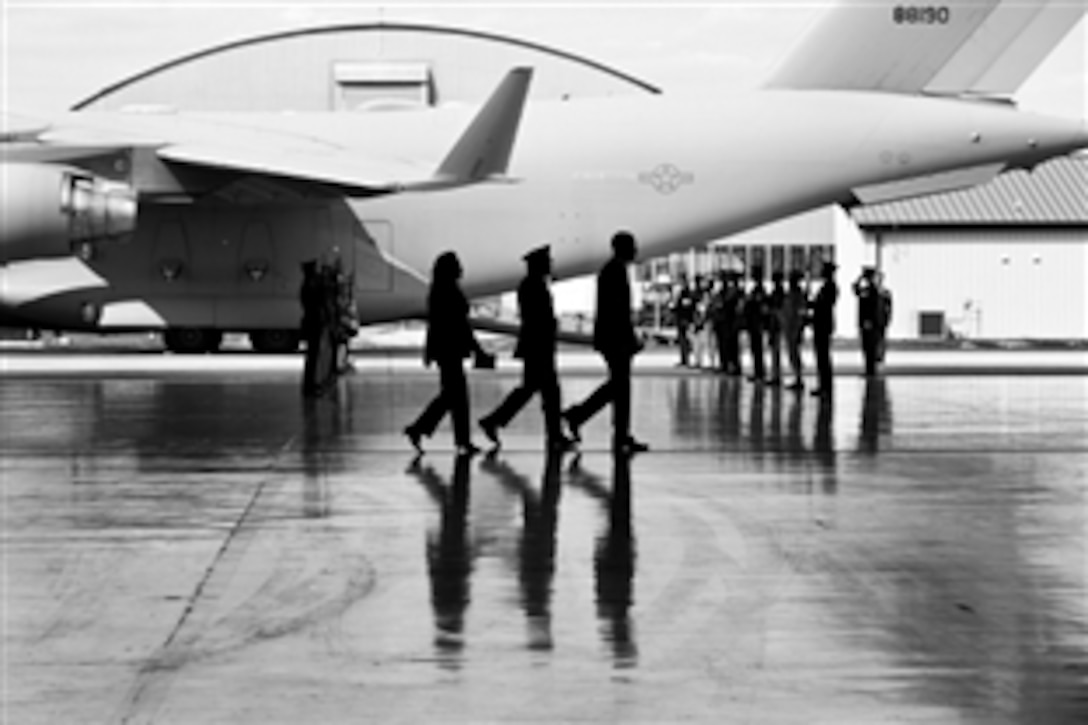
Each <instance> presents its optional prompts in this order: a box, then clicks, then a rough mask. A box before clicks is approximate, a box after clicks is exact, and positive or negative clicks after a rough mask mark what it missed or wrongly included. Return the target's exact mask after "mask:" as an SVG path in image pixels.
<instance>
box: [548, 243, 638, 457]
mask: <svg viewBox="0 0 1088 725" xmlns="http://www.w3.org/2000/svg"><path fill="white" fill-rule="evenodd" d="M637 251H638V250H637V248H636V245H635V238H634V236H632V235H631V233H630V232H618V233H617V234H616V235H615V236H613V237H612V259H610V260H608V262H606V263H605V265H604V267H603V268H602V269H601V271H600V274H598V275H597V315H596V319H595V320H594V323H593V347H594V349H596V350H597V351H598V352H599V353H600V354H601V356H602V357H603V358H604V361H605V364H606V365H608V380H606V381H605V382H604V383H602V384H601V385H600V386H599V387H598V388H597V389H596V390H595V391H594V392H593V393H592V394H591V395H590V396H589V397H588V398H586V399H585V400H584V401H583V402H582V403H580V404H578V405H573V406H571V407H570V408H568V409H567V410H565V411H564V412H563V418H564V419H565V420H566V421H567V425H568V426H570V432H571V437H573V438H574V440H575V441H580V440H581V435H580V434H579V429H580V428H581V427H582V425H583V424H585V422H586V421H587V420H589V419H590V418H592V417H593V416H594V415H596V413H597V412H598V411H600V410H601V408H603V407H604V406H606V405H608V404H609V403H612V449H613V450H614V451H615V452H617V453H637V452H639V451H645V450H648V449H649V446H647V445H646V444H645V443H642V442H641V441H638V440H636V439H635V438H634V437H633V436H632V435H631V359H632V358H633V357H634V356H635V355H636V354H637V353H638V351H639V350H641V349H642V342H641V340H639V338H638V336H637V335H635V326H634V323H633V322H632V320H631V283H630V281H629V280H628V278H627V265H628V264H630V263H631V262H633V261H635V256H636V254H637Z"/></svg>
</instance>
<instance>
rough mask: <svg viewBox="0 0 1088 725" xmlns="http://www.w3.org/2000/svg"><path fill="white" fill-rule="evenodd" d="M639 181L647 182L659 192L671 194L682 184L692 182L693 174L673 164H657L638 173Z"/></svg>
mask: <svg viewBox="0 0 1088 725" xmlns="http://www.w3.org/2000/svg"><path fill="white" fill-rule="evenodd" d="M638 180H639V183H641V184H649V185H650V186H652V187H653V188H654V191H656V192H657V193H659V194H671V193H673V192H674V191H677V190H678V189H679V188H680V187H681V186H683V185H684V184H694V183H695V174H693V173H691V172H688V171H681V170H680V169H678V168H676V166H675V165H673V164H658V165H657V166H655V167H654V169H653V171H644V172H642V173H641V174H639V175H638Z"/></svg>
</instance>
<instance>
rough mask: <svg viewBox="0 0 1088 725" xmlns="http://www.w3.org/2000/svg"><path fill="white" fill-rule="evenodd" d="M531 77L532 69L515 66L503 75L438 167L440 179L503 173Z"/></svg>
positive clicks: (471, 179)
mask: <svg viewBox="0 0 1088 725" xmlns="http://www.w3.org/2000/svg"><path fill="white" fill-rule="evenodd" d="M532 77H533V69H532V68H514V69H513V70H511V71H510V72H509V73H507V74H506V77H505V78H503V80H502V83H500V84H499V87H498V88H496V89H495V91H494V92H493V93H492V94H491V97H490V98H488V99H487V102H486V103H484V105H483V107H482V108H481V109H480V111H479V112H478V113H477V114H476V118H474V119H473V120H472V122H471V123H470V124H469V126H468V128H467V129H466V130H465V132H464V133H463V134H462V135H461V138H460V139H458V141H457V143H456V144H455V145H454V147H453V149H452V150H451V151H450V152H449V154H448V155H447V156H446V158H445V160H443V161H442V163H441V164H440V165H439V166H438V171H437V172H436V176H437V177H438V178H439V179H441V180H443V181H445V182H451V183H471V182H475V181H481V180H482V179H485V178H487V177H489V176H498V175H502V174H505V173H506V168H507V166H508V164H509V163H510V154H511V152H512V151H513V148H514V140H515V139H516V138H517V134H518V126H519V125H520V122H521V113H522V110H523V109H524V107H525V99H526V97H527V96H528V93H529V82H530V81H531V80H532Z"/></svg>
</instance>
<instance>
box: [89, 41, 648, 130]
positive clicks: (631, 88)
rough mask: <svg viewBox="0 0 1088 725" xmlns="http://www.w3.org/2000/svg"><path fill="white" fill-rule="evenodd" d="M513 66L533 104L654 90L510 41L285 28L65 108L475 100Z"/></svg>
mask: <svg viewBox="0 0 1088 725" xmlns="http://www.w3.org/2000/svg"><path fill="white" fill-rule="evenodd" d="M519 65H525V66H532V67H533V68H534V69H535V73H534V77H533V84H532V87H531V89H530V95H531V97H532V98H536V99H564V98H576V97H587V96H590V97H592V96H608V95H615V94H631V93H660V89H658V88H657V87H655V86H653V85H651V84H649V83H647V82H645V81H642V80H640V79H638V78H635V77H634V76H631V75H628V74H626V73H623V72H621V71H618V70H616V69H614V68H611V67H608V66H606V65H603V64H601V63H598V62H596V61H594V60H591V59H589V58H585V57H582V56H578V55H574V54H572V53H568V52H565V51H562V50H558V49H555V48H550V47H547V46H544V45H540V44H537V43H533V42H529V41H525V40H520V39H518V38H513V37H509V36H504V35H497V34H493V33H485V32H480V31H475V30H466V29H461V28H450V27H442V26H435V25H422V24H411V23H385V22H382V23H366V24H352V25H336V26H328V27H316V28H305V29H301V30H292V31H288V32H282V33H275V34H272V35H264V36H259V37H254V38H247V39H244V40H240V41H236V42H231V43H226V44H224V45H219V46H216V47H213V48H209V49H206V50H201V51H198V52H195V53H190V54H188V55H185V56H183V57H181V58H176V59H174V60H170V61H167V62H165V63H161V64H159V65H157V66H155V67H153V68H150V69H147V70H144V71H142V72H140V73H136V74H134V75H132V76H130V77H128V78H125V79H123V80H121V81H118V82H117V83H114V84H112V85H110V86H108V87H106V88H103V89H102V90H100V91H98V92H97V93H95V94H93V95H91V96H89V97H88V98H85V99H83V100H82V101H79V102H78V103H76V104H75V105H74V106H73V107H72V110H74V111H81V110H88V111H108V110H136V109H145V108H172V109H177V110H185V111H353V110H361V107H359V106H357V104H356V101H357V100H358V98H357V97H356V96H355V95H353V93H354V92H355V91H357V90H358V86H360V85H363V86H365V85H369V86H373V87H375V88H377V89H379V90H380V89H382V88H384V89H386V90H389V89H393V88H394V87H396V86H404V85H417V84H421V85H423V86H425V91H426V92H425V94H424V96H425V98H424V100H425V101H426V102H427V103H428V104H431V105H433V104H437V103H451V102H452V103H457V102H469V103H475V102H479V101H482V100H483V99H484V98H486V97H487V96H488V94H490V92H491V91H493V90H494V88H495V86H496V85H497V84H498V82H499V80H501V78H502V76H503V75H504V74H505V73H506V71H508V70H509V69H511V68H513V67H516V66H519ZM405 74H407V75H405Z"/></svg>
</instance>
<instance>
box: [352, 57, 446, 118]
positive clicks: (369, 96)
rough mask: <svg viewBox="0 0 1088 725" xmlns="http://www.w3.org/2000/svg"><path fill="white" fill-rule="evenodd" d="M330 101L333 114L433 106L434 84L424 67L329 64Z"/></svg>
mask: <svg viewBox="0 0 1088 725" xmlns="http://www.w3.org/2000/svg"><path fill="white" fill-rule="evenodd" d="M332 74H333V85H334V93H333V99H334V103H335V108H336V110H337V111H365V110H380V109H390V108H404V107H406V106H408V107H415V106H429V105H433V103H434V82H433V79H432V77H431V68H430V66H429V65H428V64H427V63H420V62H407V61H402V62H392V61H382V62H376V61H351V62H348V61H341V62H338V63H334V64H333V68H332Z"/></svg>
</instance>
